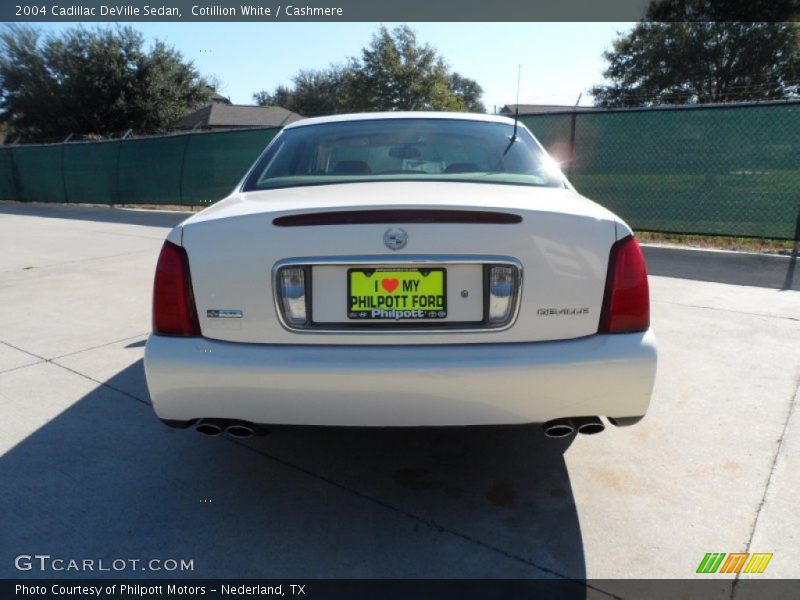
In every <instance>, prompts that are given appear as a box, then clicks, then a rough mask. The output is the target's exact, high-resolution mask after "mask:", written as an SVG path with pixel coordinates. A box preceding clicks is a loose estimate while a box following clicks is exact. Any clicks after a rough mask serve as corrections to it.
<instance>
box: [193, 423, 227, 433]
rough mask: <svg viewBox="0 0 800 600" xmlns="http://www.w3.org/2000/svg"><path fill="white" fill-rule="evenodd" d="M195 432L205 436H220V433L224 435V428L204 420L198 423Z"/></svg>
mask: <svg viewBox="0 0 800 600" xmlns="http://www.w3.org/2000/svg"><path fill="white" fill-rule="evenodd" d="M195 430H196V431H199V432H200V433H202V434H204V435H219V434H220V433H222V427H220V426H219V425H218V424H217V423H214V422H213V421H208V420H206V419H203V420H201V421H200V422H198V423H197V426H196V427H195Z"/></svg>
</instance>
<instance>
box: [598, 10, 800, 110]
mask: <svg viewBox="0 0 800 600" xmlns="http://www.w3.org/2000/svg"><path fill="white" fill-rule="evenodd" d="M721 6H724V4H720V3H716V2H714V1H713V0H661V1H659V2H654V3H653V4H652V5H651V6H650V8H649V9H648V14H647V20H644V21H642V22H641V23H639V24H637V25H636V26H635V27H634V28H633V30H632V31H630V32H629V33H627V34H625V35H622V36H621V37H620V38H619V39H617V40H616V41H615V42H614V45H613V49H612V50H610V51H608V52H606V53H605V54H604V56H605V58H606V60H607V61H608V68H607V69H606V71H605V73H604V75H605V77H606V79H607V80H609V83H608V84H606V85H599V86H596V87H594V88H593V89H592V94H593V95H594V97H595V103H596V104H597V105H599V106H606V107H615V106H651V105H657V104H687V103H699V104H703V103H709V102H736V101H747V100H771V99H783V98H790V97H795V96H797V95H798V93H800V27H799V26H798V24H797V23H789V22H787V23H776V22H737V21H735V20H734V17H735V15H732V14H731V15H729V14H727V13H725V12H724V11H723V12H720V11H721V10H722V9H721V8H720V7H721ZM657 19H664V21H657ZM681 19H682V20H681ZM667 20H668V21H670V22H665V21H667Z"/></svg>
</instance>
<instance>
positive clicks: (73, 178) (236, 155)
mask: <svg viewBox="0 0 800 600" xmlns="http://www.w3.org/2000/svg"><path fill="white" fill-rule="evenodd" d="M278 131H279V128H277V127H270V128H264V129H246V130H239V131H222V132H212V133H186V134H176V135H166V136H158V137H148V138H138V139H126V140H114V141H105V142H68V143H63V144H40V145H30V146H6V147H2V148H0V199H3V200H22V201H36V202H86V203H92V204H160V205H165V204H185V205H195V204H207V203H211V202H214V201H216V200H219V199H220V198H223V197H224V196H225V195H227V194H228V193H229V192H230V191H231V190H232V189H233V187H234V186H235V185H236V184H237V183H238V181H239V180H240V179H241V178H242V176H243V175H244V173H245V172H246V171H247V169H248V168H249V167H250V165H251V164H252V163H253V162H254V161H255V159H256V157H258V155H259V154H260V153H261V151H262V150H264V148H265V147H266V145H267V144H268V143H269V141H270V140H271V139H272V138H273V137H274V136H275V134H276V133H277V132H278Z"/></svg>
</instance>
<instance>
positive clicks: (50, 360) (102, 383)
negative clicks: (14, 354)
mask: <svg viewBox="0 0 800 600" xmlns="http://www.w3.org/2000/svg"><path fill="white" fill-rule="evenodd" d="M134 337H140V336H131V337H129V338H124V339H123V340H118V341H125V340H129V339H132V338H134ZM114 343H116V342H109V344H114ZM0 344H3V345H4V346H8V347H9V348H13V349H14V350H17V351H19V352H24V353H25V354H27V355H29V356H33V357H34V358H38V359H39V361H38V362H35V363H31V364H29V365H21V366H19V367H15V368H14V369H9V370H8V371H3V372H2V373H8V372H10V371H15V370H16V369H23V368H25V367H31V366H33V365H40V364H42V363H47V364H50V365H53V366H56V367H58V368H60V369H64V370H65V371H69V372H70V373H73V374H74V375H77V376H78V377H83V378H84V379H88V380H89V381H92V382H94V383H96V384H98V385H100V386H101V387H104V388H107V389H109V390H114V391H115V392H117V393H119V394H122V395H123V396H127V397H128V398H132V399H134V400H136V401H137V402H141V403H142V404H144V405H146V406H152V405H151V404H150V402H149V401H148V400H145V399H144V398H139V396H137V395H136V394H131V393H130V392H128V391H126V390H123V389H121V388H118V387H115V386H113V385H110V384H109V383H107V382H105V381H100V380H99V379H95V378H94V377H90V376H89V375H86V374H85V373H81V372H80V371H76V370H75V369H72V368H70V367H67V366H65V365H62V364H61V363H58V362H56V360H57V359H58V358H64V357H65V356H72V354H77V353H79V352H86V351H87V350H92V348H84V349H83V350H78V351H77V352H73V353H70V354H64V355H62V356H60V357H56V358H45V357H44V356H39V355H38V354H34V353H33V352H29V351H28V350H23V349H22V348H19V347H18V346H15V345H14V344H9V343H8V342H4V341H3V340H0ZM109 344H102V345H100V346H95V347H96V348H102V347H103V346H108V345H109Z"/></svg>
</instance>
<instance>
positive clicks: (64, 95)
mask: <svg viewBox="0 0 800 600" xmlns="http://www.w3.org/2000/svg"><path fill="white" fill-rule="evenodd" d="M210 93H211V90H210V88H208V86H207V84H206V81H205V80H204V79H202V78H201V77H200V76H199V74H198V73H197V71H196V70H195V68H194V66H193V65H192V63H191V62H186V61H184V60H183V57H182V56H181V54H180V53H179V52H177V51H176V50H174V49H173V48H170V47H168V46H166V45H165V44H164V43H163V42H160V41H156V42H155V43H154V44H153V45H152V47H151V48H150V50H149V51H147V50H146V49H145V43H144V38H143V36H142V35H141V34H140V33H139V32H137V31H136V30H134V29H132V28H131V27H117V28H106V29H94V30H87V29H84V28H82V27H77V28H74V29H69V30H67V31H65V32H63V33H62V34H61V35H48V36H43V35H42V34H41V32H40V31H39V30H37V29H35V28H31V27H25V26H13V25H12V26H9V27H7V28H6V29H5V30H4V31H3V32H2V33H0V110H2V113H1V114H0V120H2V121H3V122H5V123H7V124H8V125H9V126H10V128H11V129H13V130H14V132H15V133H18V134H22V135H23V136H24V137H26V138H29V139H35V138H41V137H52V136H61V135H66V134H69V133H72V134H75V135H92V134H94V135H107V134H110V133H113V132H120V131H125V130H127V129H133V130H135V131H139V132H159V131H163V130H165V129H167V128H168V127H169V126H170V125H172V124H174V123H175V121H177V120H178V119H180V118H181V117H182V116H184V115H185V114H186V113H187V112H189V111H191V110H193V109H195V108H196V107H198V106H199V105H200V104H202V103H203V102H205V101H206V100H207V99H208V98H209V96H210Z"/></svg>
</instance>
